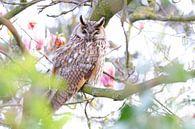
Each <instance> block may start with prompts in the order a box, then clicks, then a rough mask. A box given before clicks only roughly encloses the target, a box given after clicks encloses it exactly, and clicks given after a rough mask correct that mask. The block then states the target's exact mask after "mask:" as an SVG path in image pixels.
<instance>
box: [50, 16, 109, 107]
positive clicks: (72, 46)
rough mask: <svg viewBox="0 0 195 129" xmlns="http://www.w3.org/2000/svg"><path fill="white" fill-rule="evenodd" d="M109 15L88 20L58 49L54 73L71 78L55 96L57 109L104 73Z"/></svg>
mask: <svg viewBox="0 0 195 129" xmlns="http://www.w3.org/2000/svg"><path fill="white" fill-rule="evenodd" d="M104 23H105V18H103V17H102V18H101V19H100V20H99V21H89V20H85V19H83V18H82V16H80V23H79V24H78V25H77V26H76V27H75V28H74V30H73V32H72V34H71V36H70V39H69V41H68V43H67V44H66V45H65V46H63V47H61V48H59V49H57V50H56V52H55V56H54V58H53V71H52V72H53V74H55V75H57V76H59V77H61V78H62V79H64V80H66V81H67V85H68V87H67V89H66V90H64V91H63V90H62V91H61V90H58V91H57V92H56V93H55V94H54V96H53V97H52V99H51V105H52V107H53V109H54V110H57V109H59V108H60V107H61V106H62V105H63V104H64V103H65V102H66V101H67V100H69V99H70V98H71V97H72V96H73V95H74V94H75V93H76V92H77V91H79V90H80V89H81V87H82V86H83V85H84V84H86V83H90V84H92V83H93V84H94V83H96V82H97V80H98V77H99V76H100V74H101V73H102V65H103V63H104V58H105V54H106V47H107V42H106V39H105V31H104V26H103V25H104Z"/></svg>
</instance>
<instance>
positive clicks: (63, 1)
mask: <svg viewBox="0 0 195 129" xmlns="http://www.w3.org/2000/svg"><path fill="white" fill-rule="evenodd" d="M86 2H89V0H88V1H86ZM86 2H85V3H84V6H89V5H88V4H86ZM60 3H65V4H73V5H78V4H80V3H79V2H76V1H65V0H58V1H52V2H51V3H50V4H48V5H42V6H39V8H38V9H39V13H40V12H42V11H43V10H44V9H46V8H48V7H50V6H54V5H56V4H60Z"/></svg>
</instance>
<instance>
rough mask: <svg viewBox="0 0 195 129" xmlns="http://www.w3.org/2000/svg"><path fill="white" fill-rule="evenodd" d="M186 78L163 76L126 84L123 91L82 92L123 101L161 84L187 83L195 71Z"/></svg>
mask: <svg viewBox="0 0 195 129" xmlns="http://www.w3.org/2000/svg"><path fill="white" fill-rule="evenodd" d="M186 74H187V75H188V76H186V77H185V78H173V77H172V76H171V75H161V76H159V77H156V78H154V79H151V80H148V81H145V82H142V83H139V84H130V83H128V84H126V86H125V89H123V90H113V89H104V88H95V87H90V86H84V87H83V89H82V91H83V92H85V93H87V94H90V95H92V96H95V97H106V98H111V99H114V100H123V99H125V98H127V97H129V96H131V95H133V94H135V93H138V92H142V91H145V90H147V89H150V88H153V87H155V86H158V85H161V84H170V83H177V82H186V81H187V80H188V79H192V78H195V70H192V71H188V72H187V71H186Z"/></svg>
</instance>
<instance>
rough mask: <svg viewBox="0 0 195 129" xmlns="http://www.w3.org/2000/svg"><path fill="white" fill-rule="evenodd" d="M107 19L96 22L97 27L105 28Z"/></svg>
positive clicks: (103, 18)
mask: <svg viewBox="0 0 195 129" xmlns="http://www.w3.org/2000/svg"><path fill="white" fill-rule="evenodd" d="M104 23H105V17H102V18H100V20H99V21H97V22H96V27H100V26H104Z"/></svg>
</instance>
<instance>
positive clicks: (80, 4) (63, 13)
mask: <svg viewBox="0 0 195 129" xmlns="http://www.w3.org/2000/svg"><path fill="white" fill-rule="evenodd" d="M86 2H88V0H86V1H83V2H81V3H78V4H77V5H76V6H74V7H73V8H72V9H70V10H68V11H63V12H61V13H60V14H57V15H49V14H47V16H48V17H59V16H61V15H65V14H67V13H69V12H72V11H74V10H75V9H76V8H78V7H80V6H82V5H84V4H85V3H86Z"/></svg>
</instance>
